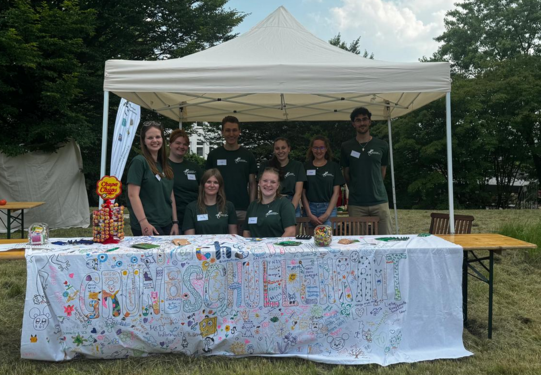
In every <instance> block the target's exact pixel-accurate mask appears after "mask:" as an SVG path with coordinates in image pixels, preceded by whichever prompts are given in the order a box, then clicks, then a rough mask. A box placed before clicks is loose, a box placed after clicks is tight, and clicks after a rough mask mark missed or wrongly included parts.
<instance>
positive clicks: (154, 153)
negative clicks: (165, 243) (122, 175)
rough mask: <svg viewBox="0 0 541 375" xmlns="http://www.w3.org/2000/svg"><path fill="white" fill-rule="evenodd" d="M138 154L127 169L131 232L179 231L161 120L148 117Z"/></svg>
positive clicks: (166, 233) (173, 233)
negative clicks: (150, 119) (139, 153)
mask: <svg viewBox="0 0 541 375" xmlns="http://www.w3.org/2000/svg"><path fill="white" fill-rule="evenodd" d="M140 142H141V155H137V156H136V157H135V158H134V159H133V160H132V161H131V164H130V167H129V169H128V198H129V205H128V210H129V212H130V226H131V230H132V233H133V235H134V236H141V235H143V236H152V235H169V234H172V235H175V234H179V227H178V221H177V209H176V204H175V195H174V193H173V170H172V169H171V167H170V166H169V163H167V155H166V154H167V153H166V151H165V143H164V133H163V128H162V126H161V125H160V123H158V122H155V121H148V122H145V123H144V124H143V127H142V128H141V134H140Z"/></svg>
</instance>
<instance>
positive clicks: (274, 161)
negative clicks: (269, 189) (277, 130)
mask: <svg viewBox="0 0 541 375" xmlns="http://www.w3.org/2000/svg"><path fill="white" fill-rule="evenodd" d="M290 152H291V145H290V143H289V140H288V139H286V138H283V137H279V138H276V139H275V140H274V155H273V156H272V158H271V159H270V160H269V161H267V162H264V163H262V164H261V167H260V172H259V174H260V175H261V173H262V172H263V171H264V170H265V168H267V167H271V168H276V169H277V170H278V172H279V173H280V186H281V190H280V194H282V195H283V196H284V197H285V198H287V199H288V200H289V201H290V202H291V203H292V204H293V207H294V208H295V216H296V217H300V216H301V208H300V202H301V198H302V187H303V184H304V181H306V173H305V171H304V167H303V165H302V163H301V162H298V161H296V160H291V159H289V153H290Z"/></svg>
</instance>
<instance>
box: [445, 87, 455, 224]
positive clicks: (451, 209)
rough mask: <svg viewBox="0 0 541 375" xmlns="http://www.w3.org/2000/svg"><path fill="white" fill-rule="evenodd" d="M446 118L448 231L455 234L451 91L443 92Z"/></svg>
mask: <svg viewBox="0 0 541 375" xmlns="http://www.w3.org/2000/svg"><path fill="white" fill-rule="evenodd" d="M445 112H446V120H447V183H448V185H449V231H450V233H451V234H455V204H454V194H453V142H452V138H451V92H448V93H447V94H445Z"/></svg>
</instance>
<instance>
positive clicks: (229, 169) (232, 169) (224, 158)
mask: <svg viewBox="0 0 541 375" xmlns="http://www.w3.org/2000/svg"><path fill="white" fill-rule="evenodd" d="M222 136H223V137H224V140H225V143H224V145H223V146H220V147H218V148H215V149H214V150H212V151H211V152H210V153H209V155H208V157H207V169H210V168H218V170H219V171H220V173H221V174H222V177H223V178H224V188H225V195H226V198H227V200H228V201H230V202H232V203H233V204H234V205H235V209H236V210H237V218H238V219H240V220H245V219H246V209H247V208H248V205H249V204H250V202H251V201H253V200H255V197H256V193H257V185H256V182H255V175H256V173H257V164H256V162H255V157H254V154H252V153H251V152H250V151H248V150H247V149H245V148H244V147H242V146H241V145H239V136H240V124H239V120H238V119H237V118H236V117H234V116H226V117H224V119H223V120H222Z"/></svg>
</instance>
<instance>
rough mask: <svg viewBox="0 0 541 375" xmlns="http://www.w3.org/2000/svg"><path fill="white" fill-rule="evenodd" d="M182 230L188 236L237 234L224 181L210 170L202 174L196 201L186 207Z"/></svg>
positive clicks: (215, 172)
mask: <svg viewBox="0 0 541 375" xmlns="http://www.w3.org/2000/svg"><path fill="white" fill-rule="evenodd" d="M182 230H183V231H184V234H185V235H190V234H237V214H236V212H235V206H234V205H233V203H231V202H229V201H228V200H226V194H225V191H224V179H223V178H222V175H221V174H220V171H219V170H218V169H216V168H212V169H209V170H207V171H206V172H205V173H203V176H202V177H201V184H200V185H199V196H198V197H197V201H194V202H191V203H190V204H188V206H186V213H185V215H184V222H183V223H182Z"/></svg>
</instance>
